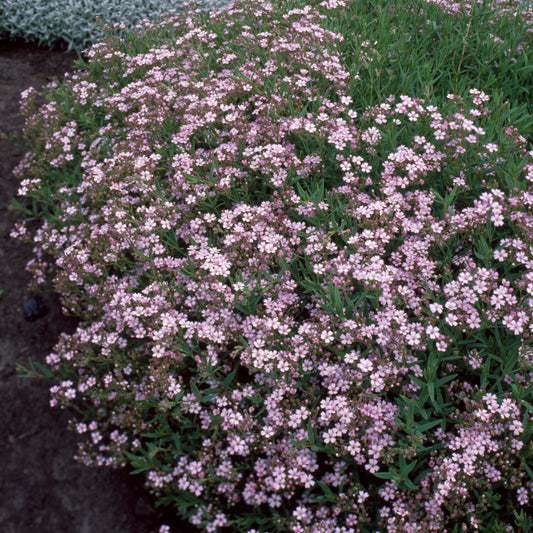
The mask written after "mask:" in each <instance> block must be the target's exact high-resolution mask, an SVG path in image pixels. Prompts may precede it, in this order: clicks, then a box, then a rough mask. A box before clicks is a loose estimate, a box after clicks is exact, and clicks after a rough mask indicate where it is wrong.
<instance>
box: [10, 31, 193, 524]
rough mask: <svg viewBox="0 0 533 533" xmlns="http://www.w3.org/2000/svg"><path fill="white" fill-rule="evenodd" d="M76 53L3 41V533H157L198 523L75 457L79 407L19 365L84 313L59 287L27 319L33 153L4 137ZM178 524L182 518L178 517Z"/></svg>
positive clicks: (121, 475)
mask: <svg viewBox="0 0 533 533" xmlns="http://www.w3.org/2000/svg"><path fill="white" fill-rule="evenodd" d="M76 57H77V56H76V54H75V53H73V52H69V53H66V52H65V51H64V50H63V49H55V50H52V51H51V50H48V49H43V48H39V47H37V46H35V45H31V44H26V43H23V42H14V43H11V42H6V41H0V181H1V185H0V290H3V291H4V292H3V295H1V296H0V399H1V401H2V406H3V408H2V414H1V415H0V531H1V532H2V533H63V532H64V533H112V532H117V533H151V532H155V531H157V530H158V529H159V526H160V524H162V523H168V524H171V525H173V531H176V532H178V533H187V532H193V531H197V530H196V529H195V528H193V527H192V526H190V525H187V524H186V523H185V524H184V523H181V522H179V523H178V522H176V521H174V520H171V518H169V517H168V516H165V515H163V514H162V513H161V511H159V510H157V511H156V510H155V505H154V500H153V498H152V497H151V496H150V495H149V494H148V492H147V491H146V489H144V488H143V485H142V483H143V480H142V479H139V478H138V477H136V476H132V475H130V474H129V473H128V472H127V471H125V470H112V469H104V468H102V469H96V468H87V467H85V466H82V465H80V464H78V463H76V462H75V461H74V459H73V456H74V454H75V453H76V442H77V437H76V435H75V434H74V433H72V432H70V431H69V430H68V429H67V422H68V420H69V417H70V416H72V413H67V412H65V411H61V410H59V409H52V408H51V407H49V392H48V388H49V386H50V384H49V383H46V382H44V381H41V380H39V379H31V378H30V379H28V378H21V377H19V376H18V371H17V369H16V363H20V364H22V365H24V366H26V367H27V365H28V359H29V358H31V359H32V360H34V361H38V362H41V363H44V362H45V358H46V356H47V355H48V354H49V353H50V352H51V351H52V349H53V346H54V344H55V342H56V340H57V338H58V335H59V333H60V332H61V331H66V332H69V331H73V330H74V329H75V327H76V320H75V319H73V318H72V317H69V318H67V317H64V316H63V315H62V313H61V306H60V303H59V298H58V296H57V295H53V294H48V295H43V300H44V304H45V306H46V309H47V312H46V314H44V316H42V317H40V318H37V319H34V320H31V321H30V320H27V319H26V318H25V314H24V310H23V304H24V302H26V301H28V300H29V299H30V298H32V297H33V296H34V295H32V294H29V293H28V291H27V285H28V282H29V280H30V275H29V273H27V272H25V270H24V269H25V266H26V263H27V262H28V261H29V260H30V259H31V258H32V248H31V246H30V245H23V244H21V243H20V242H19V241H15V240H13V239H11V238H10V237H9V233H10V231H11V229H12V227H13V224H14V222H15V221H16V220H17V219H19V218H20V216H21V215H20V213H15V212H13V211H11V210H8V205H9V203H10V199H11V198H13V197H14V196H15V195H16V194H17V189H18V182H17V179H16V178H15V177H14V176H13V175H12V170H13V168H14V167H15V166H16V165H17V164H18V162H19V161H20V159H21V158H22V156H23V155H24V151H23V149H22V148H20V147H17V145H15V144H13V143H12V142H9V141H8V140H6V139H4V138H2V135H1V134H2V133H3V134H7V135H9V134H14V135H20V132H21V130H22V127H23V119H22V117H20V116H19V114H18V102H19V96H20V93H21V92H22V91H23V90H25V89H27V88H28V87H29V86H33V87H35V88H36V89H40V88H41V87H42V86H43V85H45V84H46V83H48V82H50V81H52V79H53V78H54V76H57V77H58V78H59V79H60V80H61V79H62V78H63V74H64V73H65V72H67V71H71V70H72V69H73V65H72V62H73V61H74V60H75V59H76ZM172 522H174V523H172Z"/></svg>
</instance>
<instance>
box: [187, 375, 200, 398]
mask: <svg viewBox="0 0 533 533" xmlns="http://www.w3.org/2000/svg"><path fill="white" fill-rule="evenodd" d="M189 385H190V386H191V390H192V393H193V394H194V395H195V396H196V399H198V400H201V399H202V393H201V392H200V389H198V387H197V386H196V383H195V382H194V381H193V380H192V379H191V380H190V381H189Z"/></svg>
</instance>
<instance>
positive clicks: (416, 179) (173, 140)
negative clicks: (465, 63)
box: [13, 0, 533, 533]
mask: <svg viewBox="0 0 533 533" xmlns="http://www.w3.org/2000/svg"><path fill="white" fill-rule="evenodd" d="M314 4H317V5H316V7H315V5H314ZM345 5H346V1H345V0H329V1H328V2H322V3H320V4H318V3H317V2H315V3H313V4H312V5H311V4H310V5H307V6H306V7H305V8H302V9H290V10H289V9H286V10H285V11H282V16H281V18H280V16H279V13H278V12H277V11H276V12H274V9H273V6H272V5H271V4H270V3H268V2H261V3H254V5H253V8H252V7H251V6H250V5H248V4H233V6H232V8H231V9H229V10H227V11H226V12H223V14H221V15H220V18H219V19H218V22H219V23H218V24H217V25H212V26H211V27H207V28H200V27H196V26H195V24H194V22H193V19H192V17H191V16H187V17H179V16H178V17H175V18H169V19H168V20H167V21H166V22H165V23H164V24H163V25H162V26H161V27H160V28H150V27H147V29H146V32H148V33H149V32H153V33H154V35H157V32H161V31H164V30H169V31H170V30H172V31H173V32H175V35H176V38H175V39H174V40H173V41H172V42H166V43H165V44H161V45H159V46H157V47H156V46H154V47H153V48H151V49H149V50H146V51H144V52H140V53H135V54H131V53H129V52H128V50H127V47H126V46H124V45H122V44H120V43H119V42H113V41H112V40H108V41H105V42H103V43H101V44H99V45H96V46H95V47H93V48H92V49H91V50H90V51H89V53H88V55H89V57H90V59H91V65H93V67H91V65H89V66H88V67H87V68H86V69H84V70H79V71H78V72H76V73H75V74H74V75H73V76H71V77H70V78H69V79H68V80H67V82H66V84H65V87H64V89H63V91H64V94H65V98H66V101H67V103H66V104H60V103H59V102H51V103H49V104H47V105H46V106H45V107H43V108H41V109H40V110H39V111H38V112H37V113H36V114H35V115H33V116H30V117H29V118H28V121H27V132H28V135H32V132H34V135H33V142H34V144H35V149H34V151H33V152H32V153H30V154H28V155H27V156H26V157H25V159H24V160H23V162H22V163H21V164H20V166H19V168H18V174H19V176H20V177H21V179H23V181H22V184H21V189H20V194H23V195H29V196H33V197H36V198H39V199H41V201H44V200H45V199H46V198H50V199H51V200H52V202H53V205H54V212H53V216H51V217H49V218H48V219H47V220H45V221H44V222H43V224H42V226H41V227H40V228H39V229H38V230H37V231H36V232H35V233H34V234H33V235H32V236H31V237H30V234H29V231H28V229H27V228H26V227H25V226H24V225H23V224H20V225H18V226H17V228H16V229H15V230H14V232H13V235H14V236H20V237H24V236H26V238H28V239H30V238H31V240H32V242H33V243H34V245H35V253H36V258H35V260H34V261H32V262H31V264H30V265H29V269H30V270H31V271H32V272H33V274H34V276H35V278H34V279H35V283H36V285H39V284H42V283H44V282H45V280H46V279H47V275H48V274H49V273H50V272H52V273H53V275H54V278H53V284H54V288H55V289H56V290H57V291H58V292H60V293H61V295H62V301H63V305H64V308H65V310H66V311H67V312H69V313H73V314H76V315H78V316H80V317H81V319H82V322H81V323H80V325H79V326H78V328H77V330H76V331H75V332H74V333H72V334H69V335H67V334H64V335H62V337H61V339H60V340H59V342H58V344H57V346H56V347H55V350H54V353H52V354H50V356H49V357H48V360H47V362H48V364H49V366H50V368H51V369H52V370H53V371H54V372H55V373H56V374H58V375H63V374H65V375H68V376H70V378H69V379H66V378H65V379H62V381H61V383H60V384H59V385H57V386H55V387H54V388H53V389H52V403H53V404H59V405H61V406H65V407H66V406H69V405H72V404H78V403H79V402H82V403H89V404H91V405H92V406H94V408H93V409H92V411H91V412H92V415H91V416H92V418H91V419H89V418H88V417H86V418H85V419H84V420H81V421H80V420H76V421H74V422H73V427H74V429H75V430H76V431H77V432H78V433H80V434H82V435H84V436H86V437H87V438H86V442H85V443H84V444H83V445H82V447H81V449H80V454H79V458H80V460H81V461H82V462H84V463H85V464H88V465H91V464H93V465H124V464H126V463H127V461H128V459H129V458H131V454H133V455H135V456H137V457H142V456H143V453H142V450H143V449H144V448H143V447H144V446H145V443H146V441H147V439H149V437H147V435H150V434H152V435H153V434H159V435H161V437H160V439H159V440H157V442H163V441H164V442H165V444H164V445H154V446H155V447H152V448H151V449H150V450H151V451H150V453H149V454H148V452H147V453H146V454H145V455H144V457H146V458H147V459H146V461H147V463H146V464H147V465H148V466H147V468H148V471H147V484H148V485H149V486H150V487H151V488H152V489H153V490H154V492H156V494H158V495H164V494H177V493H180V492H182V491H187V492H189V493H191V494H192V495H194V496H195V497H196V498H198V501H199V502H201V504H200V503H199V504H198V506H197V508H196V509H195V511H196V512H195V514H194V515H193V516H192V517H191V522H192V523H194V524H196V525H199V526H202V527H203V528H204V529H205V531H216V530H217V528H219V527H223V526H225V525H231V524H232V523H233V522H232V520H234V519H235V517H234V516H233V514H235V513H236V512H237V511H235V510H236V509H239V508H242V506H244V507H246V508H249V509H256V510H257V509H259V508H260V507H261V506H265V505H266V506H268V507H269V508H270V509H271V512H272V513H274V514H273V516H275V517H276V520H278V525H279V526H280V527H282V528H285V530H287V531H292V532H294V533H304V532H305V533H311V532H312V533H319V532H332V531H336V532H339V533H341V532H343V533H348V532H355V531H358V530H359V527H362V525H363V524H365V523H372V524H374V525H375V524H378V523H379V525H380V526H381V527H383V528H384V530H386V531H389V532H391V533H392V532H400V531H401V532H407V531H444V530H445V529H444V528H445V527H447V524H449V523H450V522H449V521H450V520H451V521H452V522H453V521H454V520H455V521H456V522H457V523H459V522H460V521H465V522H464V523H465V524H467V525H468V527H471V526H472V527H475V520H476V518H475V516H476V513H478V512H479V513H481V512H482V511H483V509H484V506H485V505H486V503H484V502H483V501H478V500H477V499H476V496H475V493H476V491H478V490H480V489H482V488H483V487H484V486H486V485H487V484H488V485H491V484H495V483H500V484H502V486H503V487H504V489H505V490H509V491H511V492H512V493H513V495H518V497H519V500H520V503H521V504H525V503H527V502H528V501H529V499H530V498H531V496H532V494H533V487H532V485H531V483H530V482H529V481H527V473H526V472H525V470H523V468H522V463H521V460H520V454H525V453H526V451H527V450H529V448H530V445H529V444H528V443H527V442H525V441H524V438H523V436H524V427H523V424H524V423H526V424H529V423H530V414H529V411H528V410H527V406H526V405H525V404H522V403H521V402H520V400H519V399H517V398H514V397H512V396H511V393H510V392H506V393H505V394H503V393H502V394H494V393H489V392H488V391H487V390H485V389H486V388H488V386H489V385H487V386H485V385H486V383H479V382H476V385H475V386H474V385H473V384H472V381H475V380H476V379H478V378H477V377H474V376H477V374H476V372H477V370H478V369H480V368H481V369H482V371H483V372H484V373H485V374H490V372H492V370H491V369H490V365H489V363H488V362H487V361H489V360H491V361H492V364H494V359H493V357H496V355H497V354H496V353H491V352H489V351H487V346H488V344H483V343H484V342H485V341H486V340H487V339H486V338H485V337H483V335H484V331H486V330H490V331H496V330H497V331H498V332H499V335H501V337H504V338H505V339H512V340H513V342H514V343H515V344H516V350H515V351H516V353H517V354H521V355H520V356H517V357H518V359H519V360H518V362H517V363H516V365H514V366H513V364H509V365H508V367H506V361H502V362H501V364H502V369H505V368H509V369H511V371H510V372H507V371H504V370H502V372H504V374H505V380H506V381H505V383H507V384H508V385H509V387H508V391H511V390H512V389H511V386H510V384H514V385H516V386H517V387H519V386H523V385H524V384H525V383H528V382H529V381H530V380H531V378H532V377H533V374H532V368H533V367H532V363H531V359H529V358H528V356H527V354H528V353H531V352H530V350H531V333H532V331H533V305H532V302H533V300H532V297H533V248H532V246H531V243H532V242H533V218H532V216H533V212H532V205H533V154H532V153H528V152H527V150H526V148H525V146H526V142H525V139H524V138H522V137H520V135H519V134H518V133H517V132H516V131H515V130H512V129H510V130H508V131H507V132H505V135H504V136H503V137H502V138H503V140H502V141H501V142H496V140H495V139H491V138H486V137H487V135H486V132H485V129H484V127H483V124H484V121H486V120H488V118H490V112H489V107H488V105H489V104H488V101H489V97H488V96H487V95H486V94H484V93H483V92H482V91H479V90H476V89H472V90H471V91H470V98H469V99H465V100H463V99H462V98H460V97H458V96H455V95H450V96H449V99H448V102H446V103H445V105H444V106H442V108H437V107H436V106H434V105H430V104H428V103H426V102H425V101H424V100H422V99H419V98H415V97H412V96H408V95H400V96H398V97H395V96H391V97H389V98H388V99H387V100H386V101H384V102H382V103H381V104H379V105H377V106H372V107H370V108H367V109H363V110H359V112H357V111H356V109H355V107H356V105H355V104H356V103H354V102H353V101H352V98H351V97H350V89H351V87H353V86H354V84H357V83H358V79H357V77H353V76H350V74H349V72H347V70H346V68H345V67H344V66H343V64H342V61H341V58H340V56H339V54H338V52H337V50H336V44H337V43H338V42H340V40H341V39H342V36H341V35H338V34H334V33H332V32H330V31H328V30H325V29H323V28H322V27H321V26H320V21H321V20H323V19H325V18H326V17H327V16H328V12H329V11H330V10H336V9H342V8H343V7H344V6H345ZM258 20H261V26H260V27H259V26H255V25H254V23H253V21H258ZM230 28H231V29H232V31H236V32H237V33H236V35H234V36H233V37H232V39H231V42H229V41H228V40H227V39H226V36H225V33H227V32H228V31H229V29H230ZM215 43H216V46H215ZM237 50H241V51H242V50H253V51H254V52H253V53H250V54H246V55H245V56H244V57H241V56H239V55H238V54H237V53H236V51H237ZM31 97H32V93H31V92H28V93H27V94H25V95H24V102H23V106H24V107H25V108H26V109H28V110H29V109H31V101H30V99H31ZM73 117H75V119H73ZM37 132H38V133H37ZM520 158H522V160H523V161H524V163H523V164H522V166H521V168H520V170H519V171H517V172H516V173H515V174H514V175H513V176H512V177H511V178H510V179H512V180H513V185H512V186H509V185H508V180H507V181H506V165H508V164H510V163H509V162H510V161H512V162H514V163H513V164H515V165H516V161H517V160H519V159H520ZM513 168H515V167H513ZM47 195H48V196H47ZM50 257H52V258H53V263H50ZM472 338H473V339H478V341H479V342H478V344H477V348H476V350H477V351H475V350H474V347H473V345H474V344H475V343H474V342H472V343H471V344H472V345H471V344H469V342H468V339H472ZM515 341H516V342H515ZM487 342H488V341H487ZM500 355H501V357H503V356H504V354H500ZM491 358H492V359H491ZM434 360H439V361H440V363H439V364H440V366H439V364H433V363H432V361H434ZM517 365H518V366H520V371H518V370H517V368H518V366H517ZM232 371H233V374H232ZM480 372H481V371H480ZM460 374H461V377H458V376H459V375H460ZM487 379H488V381H487V383H488V384H490V379H489V378H487ZM478 385H479V386H478ZM513 390H514V389H513ZM424 397H425V398H426V399H425V400H424V399H423V398H424ZM399 398H404V399H406V401H410V402H412V403H413V405H414V404H415V403H417V402H418V404H419V407H420V412H422V411H424V409H426V410H425V411H424V412H426V413H429V410H430V407H431V406H432V405H434V404H436V403H437V402H440V403H441V404H444V403H446V402H445V400H444V398H446V399H447V401H448V405H449V406H450V409H449V410H448V411H446V412H443V413H439V414H438V416H437V415H435V416H436V417H434V418H432V419H430V420H425V421H424V420H419V421H418V422H419V423H420V424H421V425H422V426H423V425H424V423H426V422H428V423H429V426H430V427H429V426H428V429H424V430H420V431H419V432H418V433H416V431H415V430H414V429H413V427H412V426H411V427H409V424H407V423H404V417H405V416H407V415H406V414H405V413H404V412H403V410H402V407H401V405H402V404H400V403H398V401H399ZM439 398H440V400H439ZM424 406H425V407H424ZM443 409H444V408H443ZM87 416H88V415H87ZM431 423H434V424H433V425H431ZM168 428H170V429H171V430H172V431H171V433H172V435H171V433H168ZM158 432H159V433H158ZM174 434H175V435H177V436H176V438H175V439H174V437H173V435H174ZM161 439H162V440H161ZM426 450H430V451H426ZM530 452H531V451H530V450H529V451H528V452H527V453H530ZM524 457H525V455H524ZM411 460H413V461H415V462H416V461H417V460H418V461H420V462H421V463H424V464H425V465H426V467H427V468H425V469H422V470H421V472H422V474H421V476H420V477H419V479H418V480H417V484H418V487H417V486H415V485H414V484H413V480H412V479H411V478H409V476H404V475H403V474H401V473H399V474H398V476H396V477H391V478H389V480H388V481H383V479H382V478H379V476H377V477H376V476H375V474H383V473H385V474H387V473H390V472H394V471H395V469H397V465H400V466H401V465H402V464H404V465H405V464H407V463H406V461H411ZM392 475H393V474H391V476H392ZM369 480H371V481H369ZM324 487H325V489H324ZM324 490H325V492H326V497H325V499H324ZM328 491H329V493H332V494H333V496H334V497H333V498H331V497H330V499H329V500H328V499H327V495H328ZM239 506H241V507H239ZM452 511H453V512H452ZM232 516H233V518H232Z"/></svg>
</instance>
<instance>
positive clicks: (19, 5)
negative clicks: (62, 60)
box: [0, 0, 228, 51]
mask: <svg viewBox="0 0 533 533" xmlns="http://www.w3.org/2000/svg"><path fill="white" fill-rule="evenodd" d="M185 1H186V0H0V38H2V37H11V38H22V39H25V40H27V41H36V42H38V44H39V45H44V46H49V47H52V46H54V45H55V44H57V43H58V42H59V41H64V42H65V43H67V45H68V50H72V49H74V50H79V51H81V50H83V49H84V48H86V47H88V46H90V45H91V44H93V43H95V42H98V41H100V40H101V39H102V37H103V27H104V24H106V25H108V26H113V25H115V24H120V23H123V24H124V25H125V26H126V28H133V27H134V26H136V25H137V24H139V23H140V22H141V21H142V20H146V19H147V20H151V21H154V20H155V19H156V18H157V17H158V16H159V15H162V14H165V13H169V12H171V11H180V10H181V7H182V6H183V4H184V3H185ZM227 3H228V1H227V0H203V1H202V4H204V6H205V8H206V9H220V8H222V7H224V6H225V5H226V4H227Z"/></svg>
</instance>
